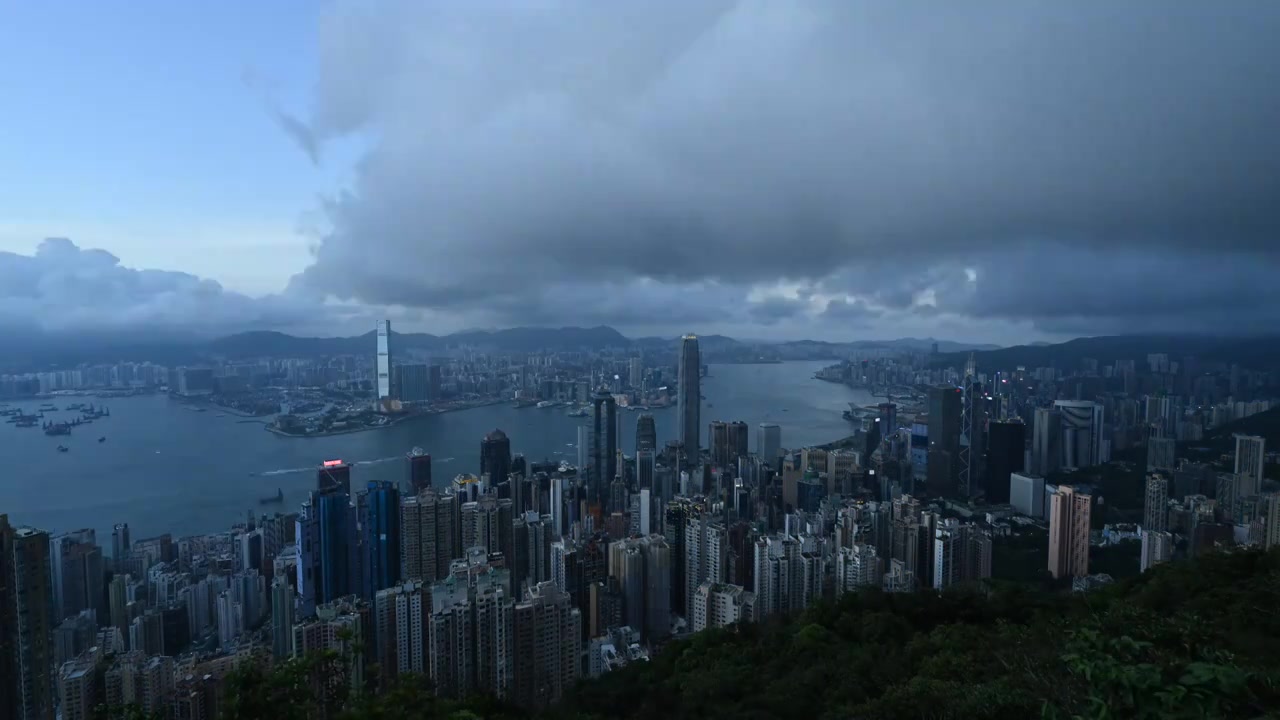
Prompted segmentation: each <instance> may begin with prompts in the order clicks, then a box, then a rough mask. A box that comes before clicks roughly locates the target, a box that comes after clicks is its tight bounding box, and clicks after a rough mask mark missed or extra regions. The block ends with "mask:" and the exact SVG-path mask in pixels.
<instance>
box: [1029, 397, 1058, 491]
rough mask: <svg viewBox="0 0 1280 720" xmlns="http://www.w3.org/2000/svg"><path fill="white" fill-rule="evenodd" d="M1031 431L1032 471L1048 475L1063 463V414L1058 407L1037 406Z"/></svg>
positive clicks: (1042, 475)
mask: <svg viewBox="0 0 1280 720" xmlns="http://www.w3.org/2000/svg"><path fill="white" fill-rule="evenodd" d="M1031 432H1032V440H1031V472H1032V473H1035V474H1036V475H1039V476H1040V477H1046V476H1048V475H1049V474H1050V473H1053V472H1056V471H1057V470H1058V468H1059V467H1060V466H1061V465H1062V416H1061V415H1060V414H1059V413H1058V411H1057V409H1056V408H1047V407H1041V408H1036V413H1035V424H1034V425H1033V426H1032V428H1031Z"/></svg>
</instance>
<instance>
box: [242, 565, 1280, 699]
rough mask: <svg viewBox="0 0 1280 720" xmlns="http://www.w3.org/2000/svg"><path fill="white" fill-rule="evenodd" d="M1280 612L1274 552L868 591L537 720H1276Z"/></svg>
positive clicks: (331, 693) (315, 694)
mask: <svg viewBox="0 0 1280 720" xmlns="http://www.w3.org/2000/svg"><path fill="white" fill-rule="evenodd" d="M1277 607H1280V551H1273V552H1271V553H1263V552H1261V551H1256V550H1248V551H1245V550H1241V551H1236V552H1229V553H1228V552H1224V553H1212V554H1209V555H1207V556H1205V557H1202V558H1199V559H1197V560H1194V561H1190V562H1185V563H1172V564H1167V565H1162V566H1160V567H1158V568H1156V569H1155V570H1153V571H1151V572H1149V573H1147V574H1146V575H1145V576H1143V577H1139V578H1132V579H1129V580H1126V581H1122V582H1118V583H1117V584H1116V585H1114V586H1111V587H1109V588H1106V589H1104V590H1102V591H1100V592H1098V593H1094V594H1090V595H1088V596H1079V595H1077V596H1070V595H1066V594H1063V593H1060V592H1052V591H1046V590H1040V589H1034V588H1032V587H1031V586H1027V585H1009V586H1005V585H1004V584H1000V583H997V585H996V586H995V587H992V588H989V589H988V590H987V591H985V592H974V591H969V592H956V593H947V594H943V595H936V594H934V593H918V594H904V595H886V594H883V593H880V592H865V593H860V594H855V595H847V596H845V597H844V598H842V599H841V600H840V601H839V602H836V603H827V604H823V605H820V606H818V607H814V608H811V609H809V610H807V611H805V612H804V613H802V614H800V615H798V616H795V617H791V618H777V619H774V620H771V621H770V622H767V623H762V624H759V625H749V626H745V627H742V628H738V629H736V630H716V631H711V632H705V633H701V634H699V635H698V636H696V637H694V638H692V639H690V640H687V641H682V642H677V643H673V644H672V645H671V646H669V647H667V648H666V649H665V650H664V651H663V652H661V653H660V654H659V655H658V656H657V657H656V658H655V659H654V660H653V662H651V663H640V664H636V665H632V666H630V667H628V668H626V669H624V670H621V671H618V672H615V673H612V674H609V675H606V676H604V677H603V678H600V679H598V680H594V681H586V682H583V683H582V684H581V685H580V686H579V687H578V688H577V689H576V690H575V691H574V692H573V693H572V694H571V695H570V696H569V697H567V698H566V699H565V700H564V701H563V702H562V703H561V704H560V705H559V706H558V707H555V708H552V709H551V710H550V711H548V712H547V713H545V714H544V715H543V717H548V718H599V719H600V720H604V719H606V718H694V717H697V718H721V717H723V718H735V719H737V720H743V719H748V720H749V719H753V718H824V719H826V718H830V719H833V720H834V719H835V718H850V717H856V718H862V719H876V718H885V719H888V718H977V717H985V718H1053V719H1055V720H1056V719H1058V718H1063V719H1065V718H1097V719H1101V718H1260V717H1271V716H1273V715H1268V713H1269V712H1273V711H1274V709H1275V708H1277V707H1280V686H1278V685H1277V683H1278V682H1280V653H1278V652H1276V647H1277V643H1280V614H1277V613H1276V612H1275V609H1276V608H1277ZM326 663H327V664H326ZM317 677H327V678H329V679H330V680H331V681H332V682H330V683H328V684H327V685H326V687H327V688H329V689H327V690H326V689H324V688H322V687H319V686H318V685H317V683H316V682H315V679H316V678H317ZM228 687H229V691H230V696H229V698H228V700H227V703H226V705H225V707H224V717H225V718H228V719H229V720H246V719H248V718H273V719H279V720H292V719H293V718H322V717H331V718H344V719H350V720H366V719H376V720H383V719H387V720H390V719H392V718H413V719H418V718H422V719H426V718H456V719H459V720H461V719H462V718H478V717H522V716H523V714H522V713H521V712H520V711H518V710H515V709H512V708H509V707H506V706H503V705H501V704H498V703H494V702H492V701H486V700H480V701H472V702H468V703H454V702H451V701H443V700H438V699H435V698H432V697H431V696H430V695H429V693H428V692H427V691H426V690H425V689H424V685H423V683H421V682H418V683H416V684H415V683H413V682H408V683H405V684H402V685H399V686H397V687H396V688H394V689H392V690H391V691H389V692H388V693H386V694H384V695H382V696H380V697H358V696H355V695H351V694H350V693H349V691H348V690H347V689H346V687H347V683H346V679H345V677H343V674H342V669H341V663H338V662H335V660H334V658H332V657H329V658H325V657H320V658H312V659H308V660H304V661H298V662H295V663H290V664H286V665H284V666H282V667H279V668H277V669H274V670H270V671H262V670H254V669H252V668H246V669H243V670H241V671H240V672H238V673H237V674H235V675H234V676H233V677H231V678H230V679H229V681H228ZM344 703H345V705H346V709H345V710H338V708H339V707H340V706H342V705H343V704H344Z"/></svg>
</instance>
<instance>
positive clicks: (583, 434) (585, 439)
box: [577, 425, 593, 484]
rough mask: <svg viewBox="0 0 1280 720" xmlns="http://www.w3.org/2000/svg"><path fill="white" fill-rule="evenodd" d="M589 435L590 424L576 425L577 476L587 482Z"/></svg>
mask: <svg viewBox="0 0 1280 720" xmlns="http://www.w3.org/2000/svg"><path fill="white" fill-rule="evenodd" d="M592 441H593V438H592V436H591V426H590V425H579V426H578V444H577V451H578V477H580V478H583V479H584V480H586V481H587V483H588V484H590V482H591V473H592V470H591V443H592Z"/></svg>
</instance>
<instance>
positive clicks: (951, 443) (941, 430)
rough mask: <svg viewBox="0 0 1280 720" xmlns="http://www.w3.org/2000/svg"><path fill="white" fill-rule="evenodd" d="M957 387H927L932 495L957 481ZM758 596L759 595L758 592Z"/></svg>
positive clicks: (959, 401)
mask: <svg viewBox="0 0 1280 720" xmlns="http://www.w3.org/2000/svg"><path fill="white" fill-rule="evenodd" d="M962 401H963V394H962V393H961V391H960V388H957V387H951V386H949V385H939V386H936V387H931V388H929V469H928V478H927V483H928V488H929V493H930V494H933V495H952V494H954V493H955V492H956V490H957V483H958V482H959V479H960V420H961V417H960V416H961V405H962ZM757 595H759V593H757Z"/></svg>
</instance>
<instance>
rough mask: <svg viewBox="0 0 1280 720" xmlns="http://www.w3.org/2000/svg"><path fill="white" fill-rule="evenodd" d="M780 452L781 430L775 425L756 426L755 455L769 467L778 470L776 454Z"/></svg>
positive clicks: (762, 424) (763, 424) (761, 424)
mask: <svg viewBox="0 0 1280 720" xmlns="http://www.w3.org/2000/svg"><path fill="white" fill-rule="evenodd" d="M781 451H782V428H781V427H778V425H777V424H776V423H760V424H759V425H757V426H756V453H757V454H758V455H759V456H760V459H761V460H764V461H765V463H767V464H768V465H769V467H771V468H773V469H774V470H777V469H778V453H779V452H781Z"/></svg>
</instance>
